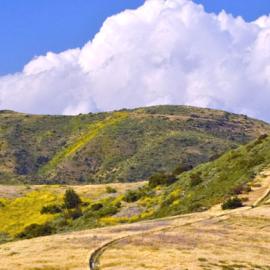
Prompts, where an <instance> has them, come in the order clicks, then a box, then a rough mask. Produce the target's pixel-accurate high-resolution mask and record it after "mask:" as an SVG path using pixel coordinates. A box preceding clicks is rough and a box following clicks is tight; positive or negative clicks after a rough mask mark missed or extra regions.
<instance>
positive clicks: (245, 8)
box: [0, 0, 270, 75]
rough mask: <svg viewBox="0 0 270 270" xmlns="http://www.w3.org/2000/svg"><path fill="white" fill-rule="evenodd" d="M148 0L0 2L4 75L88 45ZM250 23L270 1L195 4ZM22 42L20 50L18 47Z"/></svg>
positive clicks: (0, 66) (213, 0)
mask: <svg viewBox="0 0 270 270" xmlns="http://www.w3.org/2000/svg"><path fill="white" fill-rule="evenodd" d="M143 2H144V0H128V1H126V0H110V4H108V0H76V1H74V0H57V1H55V0H45V1H36V0H27V1H21V0H1V1H0V36H1V37H4V38H3V39H2V41H1V42H0V63H1V64H0V75H4V74H7V73H14V72H17V71H20V70H21V69H22V68H23V66H24V65H25V64H26V63H27V62H29V61H30V60H31V59H32V58H33V57H34V56H38V55H42V54H45V53H47V52H48V51H53V52H61V51H64V50H67V49H70V48H76V47H81V46H83V45H84V44H85V43H86V42H87V41H88V40H90V39H92V38H93V37H94V35H95V34H96V33H97V32H98V31H99V29H100V27H101V26H102V24H103V22H104V21H105V19H106V18H107V17H109V16H111V15H113V14H117V13H119V12H120V11H123V10H125V9H132V8H136V7H139V6H140V5H142V4H143ZM195 2H196V3H200V4H203V5H204V6H205V8H206V10H207V11H209V12H216V13H218V12H220V11H221V10H222V9H224V10H226V11H227V12H228V13H232V14H233V15H235V16H243V17H244V18H245V19H246V20H248V21H251V20H255V19H256V18H258V17H260V16H261V15H263V14H268V13H270V3H269V0H237V1H233V0H195ZM18 44H19V46H18Z"/></svg>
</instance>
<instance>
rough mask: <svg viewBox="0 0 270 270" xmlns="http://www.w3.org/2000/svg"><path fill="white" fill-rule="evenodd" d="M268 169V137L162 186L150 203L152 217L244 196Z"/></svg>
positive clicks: (264, 136) (200, 207)
mask: <svg viewBox="0 0 270 270" xmlns="http://www.w3.org/2000/svg"><path fill="white" fill-rule="evenodd" d="M269 168H270V137H269V136H267V135H262V136H260V137H259V138H258V139H257V140H255V141H253V142H251V143H249V144H247V145H245V146H241V147H239V148H237V149H235V150H230V151H228V152H226V153H225V154H224V155H222V156H221V157H220V158H218V159H216V160H214V161H212V162H208V163H205V164H202V165H199V166H197V167H196V168H195V169H193V170H191V171H188V172H184V173H182V174H180V175H179V176H178V177H177V181H176V182H175V183H174V184H172V185H170V186H168V187H164V188H163V191H162V193H161V195H160V196H158V197H157V198H155V199H154V200H152V201H151V205H152V207H155V210H154V214H153V215H154V216H155V217H157V216H168V215H175V214H183V213H189V212H194V211H202V210H206V209H208V208H210V207H211V206H213V205H215V204H218V203H221V202H224V201H225V200H226V199H228V198H230V197H233V196H238V195H239V194H242V193H243V194H247V193H248V192H250V191H251V190H252V185H253V181H254V179H255V177H256V176H257V175H258V174H259V173H261V172H262V171H263V170H265V169H269ZM157 205H158V207H157ZM149 207H150V208H151V206H149Z"/></svg>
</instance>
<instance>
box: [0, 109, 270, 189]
mask: <svg viewBox="0 0 270 270" xmlns="http://www.w3.org/2000/svg"><path fill="white" fill-rule="evenodd" d="M269 131H270V126H269V124H267V123H265V122H263V121H259V120H255V119H252V118H249V117H247V116H245V115H237V114H232V113H228V112H224V111H219V110H211V109H203V108H196V107H190V106H169V105H165V106H153V107H145V108H138V109H133V110H127V109H123V110H120V111H117V112H106V113H96V114H93V113H89V114H81V115H78V116H48V115H29V114H21V113H16V112H13V111H9V110H2V111H0V150H1V153H0V183H18V182H24V183H36V184H37V183H39V184H40V183H81V184H84V183H104V182H118V181H119V182H129V181H138V180H142V179H146V178H147V177H149V176H150V175H151V174H153V173H154V172H156V171H172V170H174V169H175V168H176V167H177V166H179V165H181V164H188V165H192V166H196V165H198V164H201V163H203V162H206V161H208V160H210V159H214V158H215V157H217V156H219V155H221V154H222V153H224V152H225V151H227V150H229V149H232V148H236V147H237V146H239V145H241V144H245V143H247V142H249V141H251V140H253V139H255V138H257V137H258V136H260V135H261V134H265V133H269Z"/></svg>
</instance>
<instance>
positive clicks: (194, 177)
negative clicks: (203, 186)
mask: <svg viewBox="0 0 270 270" xmlns="http://www.w3.org/2000/svg"><path fill="white" fill-rule="evenodd" d="M202 181H203V180H202V178H201V173H200V172H198V173H194V174H191V175H190V186H191V187H195V186H198V185H199V184H200V183H202Z"/></svg>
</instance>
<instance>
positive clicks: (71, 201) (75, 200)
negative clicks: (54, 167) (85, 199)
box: [64, 188, 82, 209]
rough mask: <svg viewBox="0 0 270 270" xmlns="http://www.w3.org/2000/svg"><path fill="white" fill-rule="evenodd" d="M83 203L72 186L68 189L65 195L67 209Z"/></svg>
mask: <svg viewBox="0 0 270 270" xmlns="http://www.w3.org/2000/svg"><path fill="white" fill-rule="evenodd" d="M81 203H82V201H81V199H80V197H79V195H78V194H77V193H76V192H75V191H74V190H73V189H72V188H69V189H67V190H66V193H65V195H64V205H65V207H66V208H67V209H73V208H77V207H79V206H80V204H81Z"/></svg>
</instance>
